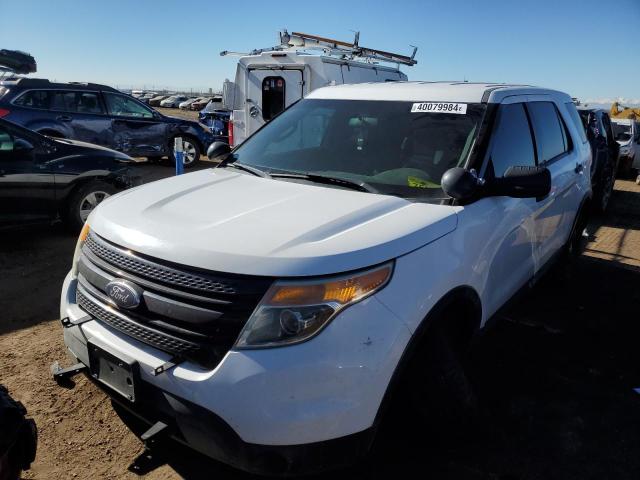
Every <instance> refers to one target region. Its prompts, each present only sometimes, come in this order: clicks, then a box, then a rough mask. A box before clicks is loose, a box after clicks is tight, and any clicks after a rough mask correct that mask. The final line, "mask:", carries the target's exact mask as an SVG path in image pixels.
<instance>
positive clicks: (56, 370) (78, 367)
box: [50, 315, 93, 389]
mask: <svg viewBox="0 0 640 480" xmlns="http://www.w3.org/2000/svg"><path fill="white" fill-rule="evenodd" d="M91 320H93V317H91V315H85V316H84V317H82V318H80V319H78V320H76V321H71V319H70V318H69V317H64V318H61V319H60V323H61V324H62V326H63V327H64V328H71V327H78V326H80V325H82V324H83V323H86V322H90V321H91ZM80 331H82V329H80ZM50 370H51V374H52V375H53V379H54V380H55V382H56V383H57V384H58V386H60V387H63V388H69V389H71V388H73V387H75V385H76V384H75V383H74V382H73V380H71V378H72V377H74V376H76V375H77V374H79V373H82V372H83V371H85V370H87V366H86V365H85V364H84V363H76V364H75V365H72V366H70V367H66V368H62V367H61V366H60V364H59V363H58V362H53V363H52V364H51V367H50Z"/></svg>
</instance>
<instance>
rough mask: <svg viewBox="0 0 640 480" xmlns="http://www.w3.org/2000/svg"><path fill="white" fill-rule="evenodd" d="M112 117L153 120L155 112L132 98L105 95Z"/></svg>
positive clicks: (113, 94)
mask: <svg viewBox="0 0 640 480" xmlns="http://www.w3.org/2000/svg"><path fill="white" fill-rule="evenodd" d="M104 99H105V102H106V103H107V110H108V112H109V114H110V115H116V116H118V117H137V118H153V112H152V111H151V110H150V109H148V108H147V107H145V106H144V105H142V104H141V103H139V102H137V101H136V100H134V99H133V98H131V97H127V96H125V95H120V94H117V93H106V92H105V94H104Z"/></svg>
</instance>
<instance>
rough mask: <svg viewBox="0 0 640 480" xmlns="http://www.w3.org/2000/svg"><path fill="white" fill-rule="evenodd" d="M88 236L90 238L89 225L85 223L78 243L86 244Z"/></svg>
mask: <svg viewBox="0 0 640 480" xmlns="http://www.w3.org/2000/svg"><path fill="white" fill-rule="evenodd" d="M88 236H89V224H88V223H85V224H84V225H83V226H82V230H80V236H79V237H78V241H79V242H80V243H84V241H85V240H86V239H87V237H88Z"/></svg>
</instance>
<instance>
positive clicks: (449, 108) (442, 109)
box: [411, 102, 467, 115]
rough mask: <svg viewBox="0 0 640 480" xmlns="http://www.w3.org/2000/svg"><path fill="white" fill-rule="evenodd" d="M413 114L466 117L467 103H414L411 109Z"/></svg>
mask: <svg viewBox="0 0 640 480" xmlns="http://www.w3.org/2000/svg"><path fill="white" fill-rule="evenodd" d="M411 112H412V113H433V112H435V113H457V114H461V115H464V114H465V113H467V104H466V103H441V102H425V103H414V104H413V106H412V107H411Z"/></svg>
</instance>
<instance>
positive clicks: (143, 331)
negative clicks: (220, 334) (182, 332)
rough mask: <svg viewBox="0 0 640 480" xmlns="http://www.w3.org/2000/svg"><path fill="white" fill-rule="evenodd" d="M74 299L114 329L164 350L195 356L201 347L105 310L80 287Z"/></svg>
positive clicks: (85, 309)
mask: <svg viewBox="0 0 640 480" xmlns="http://www.w3.org/2000/svg"><path fill="white" fill-rule="evenodd" d="M76 300H77V302H78V305H80V307H81V308H82V309H83V310H84V311H86V312H87V313H89V314H91V315H92V316H93V317H95V318H96V319H97V320H100V321H101V322H104V323H106V324H108V325H111V326H112V327H113V328H115V329H116V330H120V331H121V332H123V333H126V334H127V335H129V336H131V337H133V338H136V339H138V340H140V341H141V342H144V343H147V344H149V345H153V346H154V347H156V348H159V349H160V350H164V351H165V352H169V353H173V354H174V355H181V356H195V355H197V353H198V351H199V350H200V348H201V347H200V345H198V344H196V343H192V342H187V341H185V340H181V339H179V338H176V337H173V336H170V335H167V334H166V333H163V332H159V331H157V330H154V329H151V328H148V327H145V326H144V325H140V324H139V323H137V322H135V321H133V320H131V319H130V318H127V317H125V316H123V315H116V314H114V313H112V312H110V311H109V310H107V309H106V308H105V306H103V305H100V303H98V302H96V301H95V300H93V299H90V298H89V297H88V296H85V295H84V294H83V293H82V292H81V291H80V289H78V291H77V292H76Z"/></svg>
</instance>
